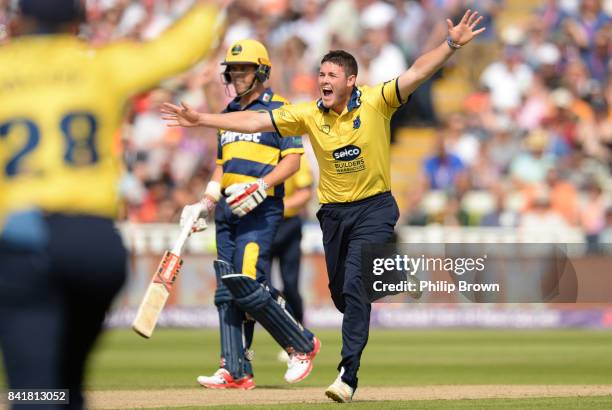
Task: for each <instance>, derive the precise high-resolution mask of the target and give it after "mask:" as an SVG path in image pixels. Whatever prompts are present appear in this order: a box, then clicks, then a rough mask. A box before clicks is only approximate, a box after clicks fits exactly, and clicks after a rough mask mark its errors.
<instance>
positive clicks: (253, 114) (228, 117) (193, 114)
mask: <svg viewBox="0 0 612 410" xmlns="http://www.w3.org/2000/svg"><path fill="white" fill-rule="evenodd" d="M161 112H162V114H163V116H162V119H164V120H166V121H168V124H167V126H168V127H189V128H192V127H207V128H218V129H222V130H227V131H235V132H243V133H248V134H252V133H254V132H266V131H275V129H274V124H273V123H272V119H271V118H270V113H269V112H267V111H265V112H257V111H249V110H247V111H236V112H229V113H224V114H208V113H200V112H197V111H196V110H194V109H193V108H192V107H191V106H189V105H188V104H187V103H184V102H181V106H178V105H174V104H170V103H164V105H163V106H162V108H161Z"/></svg>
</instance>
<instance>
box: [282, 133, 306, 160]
mask: <svg viewBox="0 0 612 410" xmlns="http://www.w3.org/2000/svg"><path fill="white" fill-rule="evenodd" d="M280 140H281V141H280V150H281V157H284V156H286V155H289V154H303V153H304V146H303V145H302V137H299V136H295V137H286V138H281V139H280Z"/></svg>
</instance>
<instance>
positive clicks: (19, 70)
mask: <svg viewBox="0 0 612 410" xmlns="http://www.w3.org/2000/svg"><path fill="white" fill-rule="evenodd" d="M221 22H222V20H221V19H219V10H218V9H217V8H216V7H213V6H196V7H194V8H193V9H192V10H191V11H190V12H189V13H188V14H187V15H186V16H185V17H183V18H182V19H181V20H180V21H179V22H178V23H177V24H176V25H175V26H173V27H171V28H170V29H168V30H167V31H166V32H165V33H164V34H162V36H160V37H159V38H158V39H157V40H155V41H151V42H148V43H136V42H128V41H123V42H117V43H113V44H110V45H108V46H105V47H100V48H95V47H92V46H91V45H89V44H87V43H85V42H83V41H81V40H79V39H78V38H76V37H75V36H71V35H31V36H23V37H18V38H16V39H15V40H13V41H11V42H10V43H8V44H7V45H4V46H2V47H0V101H2V102H1V103H0V190H1V191H0V226H1V225H2V221H3V219H4V218H5V217H6V216H7V215H8V214H9V213H12V212H17V211H20V210H26V209H32V208H34V209H40V210H42V211H45V212H61V213H68V214H89V215H95V216H102V217H109V218H112V217H115V216H116V212H117V209H118V198H117V192H118V179H119V176H120V172H121V167H120V162H119V160H118V158H116V154H114V153H113V139H114V135H115V133H116V131H117V130H118V128H119V126H120V123H121V121H122V117H123V112H122V111H123V108H124V106H125V103H126V101H127V99H128V98H129V97H130V96H131V95H133V94H135V93H137V92H142V91H144V90H146V89H148V88H151V87H153V86H154V85H155V84H157V83H158V82H159V81H161V80H163V79H164V78H166V77H169V76H170V75H172V74H176V73H179V72H181V71H182V70H184V69H186V68H188V67H189V66H191V65H193V64H194V63H196V62H197V61H198V60H199V59H201V58H202V57H203V55H204V53H205V52H207V51H208V50H209V49H210V48H211V46H213V45H214V41H215V40H216V39H217V38H218V33H219V29H220V28H221V27H220V24H219V23H221Z"/></svg>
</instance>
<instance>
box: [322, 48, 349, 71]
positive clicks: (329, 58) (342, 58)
mask: <svg viewBox="0 0 612 410" xmlns="http://www.w3.org/2000/svg"><path fill="white" fill-rule="evenodd" d="M327 62H329V63H333V64H336V65H339V66H340V67H342V68H344V72H345V73H346V76H347V77H348V76H351V75H357V72H358V68H357V60H355V57H353V56H352V55H351V54H350V53H347V52H346V51H344V50H331V51H330V52H329V53H327V54H325V55H324V56H323V59H322V60H321V65H322V64H323V63H327Z"/></svg>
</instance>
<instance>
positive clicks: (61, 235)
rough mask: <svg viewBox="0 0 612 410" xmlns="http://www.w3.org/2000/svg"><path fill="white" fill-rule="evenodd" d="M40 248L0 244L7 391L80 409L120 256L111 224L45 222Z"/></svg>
mask: <svg viewBox="0 0 612 410" xmlns="http://www.w3.org/2000/svg"><path fill="white" fill-rule="evenodd" d="M42 225H43V229H44V230H45V233H46V235H45V236H46V240H45V243H43V244H41V246H40V247H39V248H38V249H21V248H17V247H15V246H14V245H12V244H11V243H8V242H6V241H5V242H3V241H0V344H1V345H2V352H3V354H4V365H5V368H6V371H7V374H8V385H9V386H10V388H13V389H69V390H70V405H69V406H68V407H66V406H63V405H59V404H57V405H41V404H33V405H20V406H18V407H17V408H19V409H27V408H33V409H40V410H42V409H51V408H62V409H65V408H70V409H81V408H83V407H84V401H83V396H82V387H83V386H82V385H83V376H84V372H85V363H86V360H87V356H88V354H89V352H90V351H91V349H92V347H93V345H94V343H95V341H96V339H97V337H98V335H99V334H100V332H101V330H102V324H103V322H104V317H105V314H106V311H107V310H108V308H109V307H110V305H111V302H112V300H113V298H114V297H115V296H116V295H117V293H118V292H119V290H120V288H121V286H122V285H123V283H124V281H125V278H126V272H127V270H126V268H127V252H126V250H125V248H124V247H123V243H122V240H121V237H120V236H119V233H118V232H117V230H116V229H115V226H114V223H113V221H112V220H110V219H106V218H99V217H96V216H85V215H74V216H72V215H71V216H68V215H60V214H53V215H48V216H45V217H44V219H43V221H42Z"/></svg>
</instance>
